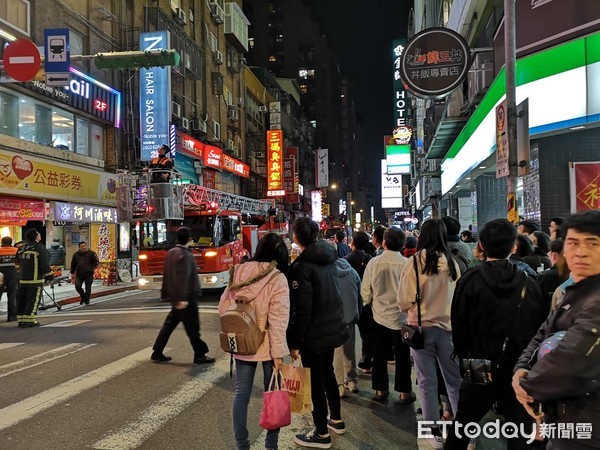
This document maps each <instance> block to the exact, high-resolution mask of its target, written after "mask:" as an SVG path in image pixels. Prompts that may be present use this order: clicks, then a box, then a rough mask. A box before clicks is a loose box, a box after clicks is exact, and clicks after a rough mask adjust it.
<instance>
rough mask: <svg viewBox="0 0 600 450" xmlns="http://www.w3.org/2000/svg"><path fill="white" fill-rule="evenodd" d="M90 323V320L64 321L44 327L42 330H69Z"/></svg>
mask: <svg viewBox="0 0 600 450" xmlns="http://www.w3.org/2000/svg"><path fill="white" fill-rule="evenodd" d="M86 322H90V321H89V320H62V321H60V322H54V323H49V324H48V325H43V326H42V328H48V327H50V328H67V327H74V326H75V325H81V324H82V323H86Z"/></svg>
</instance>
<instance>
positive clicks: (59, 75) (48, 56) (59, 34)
mask: <svg viewBox="0 0 600 450" xmlns="http://www.w3.org/2000/svg"><path fill="white" fill-rule="evenodd" d="M70 65H71V54H70V49H69V29H68V28H46V29H45V30H44V70H45V71H46V75H47V76H46V84H47V85H49V86H66V85H68V84H69V66H70Z"/></svg>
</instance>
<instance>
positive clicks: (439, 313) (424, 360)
mask: <svg viewBox="0 0 600 450" xmlns="http://www.w3.org/2000/svg"><path fill="white" fill-rule="evenodd" d="M447 240H448V233H447V231H446V226H445V225H444V222H442V221H441V220H439V219H431V220H428V221H426V222H424V223H423V226H422V227H421V236H420V237H419V243H418V245H417V253H416V254H415V255H414V256H413V257H411V258H410V259H409V260H408V263H407V264H406V266H405V267H404V269H403V270H402V274H401V276H400V287H399V290H398V306H399V307H400V309H401V310H402V311H403V312H406V313H407V323H408V324H409V325H419V323H418V312H417V304H416V296H417V280H418V286H419V293H420V309H421V330H422V332H423V336H424V340H425V348H423V349H421V350H415V349H411V354H412V357H413V360H414V363H415V367H416V369H417V380H418V383H419V398H420V401H421V405H422V409H423V420H430V421H432V423H435V422H437V421H438V420H440V414H439V398H438V378H437V376H436V362H438V363H439V368H440V370H441V372H442V375H443V380H444V384H445V385H446V390H447V391H448V397H449V399H450V405H451V406H452V410H453V412H454V413H456V410H457V405H458V391H459V388H460V385H461V382H462V379H461V376H460V371H459V367H458V362H457V361H455V360H453V359H452V358H451V355H452V353H453V352H454V346H453V344H452V328H451V326H450V305H451V303H452V296H453V294H454V288H455V286H456V280H458V278H459V277H460V271H459V267H458V264H457V263H456V262H455V261H454V259H453V257H452V252H451V251H450V249H449V248H448V246H447V244H446V242H447ZM432 430H433V437H432V438H429V439H427V441H428V442H429V444H430V445H431V446H432V447H433V448H442V437H441V432H440V430H439V429H435V428H433V429H432Z"/></svg>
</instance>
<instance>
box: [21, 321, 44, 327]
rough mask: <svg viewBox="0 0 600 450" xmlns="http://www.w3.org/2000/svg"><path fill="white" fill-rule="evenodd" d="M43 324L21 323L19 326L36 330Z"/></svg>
mask: <svg viewBox="0 0 600 450" xmlns="http://www.w3.org/2000/svg"><path fill="white" fill-rule="evenodd" d="M40 325H41V324H40V323H39V322H37V321H36V322H24V323H23V322H21V323H20V324H19V327H21V328H35V327H39V326H40Z"/></svg>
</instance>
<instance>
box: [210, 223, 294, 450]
mask: <svg viewBox="0 0 600 450" xmlns="http://www.w3.org/2000/svg"><path fill="white" fill-rule="evenodd" d="M288 261H289V254H288V249H287V246H286V245H285V242H284V241H283V240H282V239H281V237H279V236H278V235H276V234H275V233H269V234H267V235H265V236H264V237H263V238H262V239H261V240H260V241H259V242H258V246H257V247H256V253H255V255H254V257H253V258H252V259H251V260H250V261H248V262H246V263H243V264H241V265H238V266H234V267H233V268H232V270H231V272H232V273H233V276H232V277H231V279H230V282H229V286H228V287H227V288H226V289H225V292H223V295H222V296H221V301H220V302H219V316H222V315H223V314H225V312H226V311H227V309H228V308H229V307H230V306H231V305H232V304H233V303H234V302H235V299H236V297H245V298H246V299H253V301H252V302H250V303H249V305H250V306H251V307H252V309H253V310H254V313H255V316H256V322H257V325H258V326H259V327H260V329H261V330H263V331H264V330H266V335H265V340H264V341H263V343H262V344H261V346H260V347H259V348H258V351H257V352H256V354H255V355H246V356H242V355H234V358H235V373H236V382H235V393H234V395H233V431H234V434H235V441H236V449H237V450H246V449H249V448H250V440H249V439H248V428H247V420H248V403H249V402H250V396H251V395H252V385H253V383H254V374H255V372H256V367H257V365H258V363H259V362H261V363H262V367H263V375H264V387H265V390H267V389H268V388H269V382H270V380H271V376H272V374H273V370H275V371H279V370H280V368H281V364H282V362H283V357H284V356H287V355H289V353H290V352H289V349H288V346H287V342H286V336H285V333H286V330H287V326H288V321H289V315H290V291H289V287H288V282H287V278H286V274H287V269H288ZM267 324H268V326H267ZM278 438H279V430H278V429H277V430H269V431H267V436H266V438H265V447H266V448H267V449H276V448H278Z"/></svg>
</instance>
